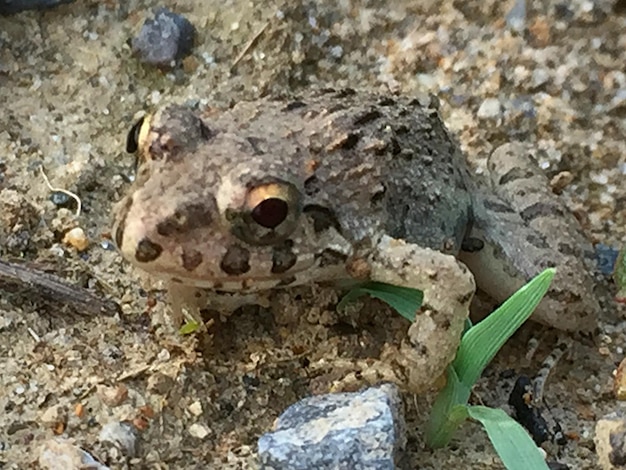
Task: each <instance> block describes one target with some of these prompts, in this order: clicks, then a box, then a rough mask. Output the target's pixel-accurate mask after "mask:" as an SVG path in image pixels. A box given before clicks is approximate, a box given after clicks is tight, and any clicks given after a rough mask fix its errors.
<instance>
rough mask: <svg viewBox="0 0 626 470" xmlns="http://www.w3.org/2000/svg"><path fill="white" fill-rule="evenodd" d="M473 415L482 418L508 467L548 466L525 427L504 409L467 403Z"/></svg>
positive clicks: (511, 469) (516, 469)
mask: <svg viewBox="0 0 626 470" xmlns="http://www.w3.org/2000/svg"><path fill="white" fill-rule="evenodd" d="M466 408H467V413H468V414H469V416H470V418H472V419H475V420H476V421H478V422H480V423H481V424H482V425H483V427H484V428H485V431H487V435H488V436H489V439H490V440H491V443H492V444H493V447H494V448H495V449H496V452H497V453H498V456H499V457H500V458H501V459H502V462H503V463H504V466H505V467H506V468H507V469H508V470H549V468H548V464H547V463H546V461H545V460H544V458H543V455H541V452H540V451H539V449H538V448H537V446H536V445H535V443H534V442H533V440H532V438H531V437H530V435H529V434H528V433H527V432H526V430H525V429H524V428H523V427H522V426H521V425H520V424H519V423H518V422H517V421H515V420H514V419H513V418H511V417H510V416H509V415H507V414H506V413H505V412H504V411H503V410H500V409H494V408H488V407H486V406H468V407H466Z"/></svg>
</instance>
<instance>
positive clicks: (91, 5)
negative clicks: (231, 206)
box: [0, 0, 626, 469]
mask: <svg viewBox="0 0 626 470" xmlns="http://www.w3.org/2000/svg"><path fill="white" fill-rule="evenodd" d="M623 3H624V2H613V1H600V0H598V1H595V2H593V1H583V0H577V1H573V2H563V3H559V2H556V1H546V2H540V1H534V2H531V1H529V2H527V5H526V6H527V15H526V19H525V25H526V30H525V31H522V32H517V31H515V28H513V27H512V26H510V25H507V21H506V18H507V13H508V12H509V11H510V9H511V6H512V2H495V1H484V2H479V1H473V0H472V1H466V2H458V1H454V2H452V1H444V2H429V1H425V2H410V1H400V0H396V1H391V2H388V1H385V2H383V1H380V0H372V1H369V2H367V1H360V2H359V1H353V2H348V1H342V2H335V1H318V2H313V1H311V2H302V3H301V2H285V3H282V2H272V1H263V2H261V1H241V0H232V1H228V0H227V1H221V2H216V1H213V0H207V1H201V0H189V1H186V2H167V3H165V5H167V6H168V7H170V8H172V9H173V10H175V11H176V12H178V13H181V14H184V15H185V16H186V17H187V18H188V19H189V20H190V21H191V22H192V23H193V24H194V25H195V27H196V28H197V32H198V35H197V40H196V46H195V48H194V50H193V53H192V55H191V56H190V57H188V58H187V59H185V61H184V63H183V65H182V67H181V68H179V69H176V70H173V71H169V72H163V71H159V70H157V69H154V68H151V67H148V66H143V65H141V64H140V63H139V62H138V61H137V60H136V58H134V57H133V56H132V55H131V50H130V47H129V45H128V43H129V39H130V38H131V37H132V36H133V35H135V34H136V33H137V31H138V29H139V28H140V27H141V24H142V23H143V21H144V19H145V18H146V17H147V16H149V15H150V10H151V8H152V7H154V6H157V5H161V4H157V3H156V2H150V1H139V0H137V1H135V0H131V1H128V2H113V1H102V2H96V1H93V0H85V1H81V2H77V3H75V4H70V5H64V6H61V7H59V8H56V9H54V10H51V11H47V12H27V13H22V14H19V15H16V16H11V17H0V45H1V46H2V47H1V48H0V102H1V103H4V104H3V105H2V114H1V115H0V209H1V213H0V241H1V246H0V256H2V259H3V260H12V261H16V260H17V261H20V262H28V263H31V265H34V266H37V267H38V268H41V269H45V270H46V271H50V272H54V273H56V274H58V275H60V276H62V277H63V278H65V279H68V280H69V281H71V282H73V283H75V284H76V285H79V286H82V287H86V288H89V289H91V290H92V291H93V292H96V293H97V294H98V295H99V296H102V297H103V298H104V297H111V298H112V299H114V300H115V301H116V302H117V303H118V304H119V305H120V308H121V312H120V314H119V315H113V316H108V315H104V314H103V315H93V314H87V313H85V312H83V314H81V312H75V311H70V310H69V309H67V308H65V306H64V303H63V302H58V303H56V304H55V303H54V302H52V303H46V304H45V305H42V304H41V303H39V302H38V301H37V300H36V299H35V297H32V298H31V295H32V296H34V294H35V293H34V292H30V293H29V292H28V290H27V289H26V295H24V293H23V292H22V293H20V292H12V293H11V295H8V294H7V295H5V294H4V293H3V295H2V298H0V367H1V370H2V374H1V376H0V404H1V405H2V409H3V414H2V415H1V416H0V462H2V463H3V467H4V468H7V469H9V468H10V469H14V468H15V469H17V468H20V469H23V468H37V465H36V462H37V459H38V455H39V454H38V452H39V448H40V446H41V444H42V443H43V442H44V441H46V440H47V439H50V438H52V437H54V436H62V437H67V438H70V439H72V440H74V442H76V443H77V444H78V445H80V446H82V447H83V448H84V449H86V450H88V451H89V452H91V453H92V454H93V455H94V456H97V457H98V458H101V459H102V460H104V461H106V462H107V463H109V464H110V465H111V466H112V467H113V468H130V467H132V468H254V467H255V462H256V461H255V446H256V440H257V438H258V436H259V435H260V434H262V433H263V432H265V431H267V430H269V429H270V428H271V426H272V422H273V420H274V419H275V418H276V417H277V416H278V415H279V414H280V412H281V411H282V410H283V409H284V408H285V407H287V406H288V405H289V404H291V403H293V402H295V401H296V400H298V399H299V398H301V397H304V396H306V395H308V394H311V393H321V392H325V391H327V390H328V389H330V388H332V387H333V384H335V383H336V381H337V380H338V379H339V378H340V377H341V376H342V374H343V375H345V372H346V371H345V367H344V365H346V364H348V365H347V366H346V367H348V368H349V367H353V365H352V362H350V361H349V359H355V358H356V359H359V358H367V357H372V356H375V355H376V354H378V353H380V351H381V348H382V345H383V343H384V342H385V341H389V340H390V337H389V335H388V334H383V333H380V331H381V330H384V329H383V328H381V327H382V326H383V325H387V324H389V323H390V322H391V323H392V324H394V325H396V323H395V322H401V321H403V320H402V319H399V318H396V317H394V316H392V314H390V313H389V312H386V311H383V310H381V308H380V305H379V304H376V303H374V302H372V303H368V304H366V305H365V306H364V307H363V308H364V311H363V314H362V321H361V322H359V324H356V325H354V324H347V323H346V322H345V321H344V319H342V318H341V316H338V314H336V313H335V311H334V310H333V308H334V305H335V304H336V302H337V293H336V292H334V291H331V290H326V289H319V288H316V287H313V286H311V287H307V288H304V289H300V290H299V291H297V292H290V293H283V294H280V296H278V300H277V305H282V306H283V308H281V309H278V308H277V307H275V309H274V311H268V310H262V309H246V310H243V311H241V312H238V313H237V314H235V315H233V316H231V317H229V318H227V319H224V321H223V322H218V323H219V324H218V325H216V326H217V329H216V330H215V332H216V333H215V336H214V338H213V340H212V341H210V342H208V341H205V340H203V339H202V338H199V337H191V336H190V337H181V336H179V335H177V334H176V332H174V331H172V329H171V328H170V327H168V326H167V323H166V322H165V321H164V318H165V312H166V311H167V302H166V298H165V296H164V292H163V290H162V286H160V285H159V284H158V283H154V282H152V281H150V280H148V279H144V278H143V277H141V276H140V274H139V273H138V272H136V271H135V270H133V269H132V268H131V267H130V266H129V265H128V264H127V263H125V262H123V261H122V259H121V257H120V255H119V254H118V253H117V252H116V251H115V249H114V246H113V243H112V242H111V239H110V208H111V205H112V204H113V202H115V201H116V200H118V199H119V198H120V197H121V195H122V194H123V193H124V191H125V190H126V189H127V188H128V184H129V179H130V178H132V174H133V170H132V169H133V157H132V156H131V155H128V154H126V153H125V152H124V147H125V139H126V133H127V131H128V130H129V129H130V127H131V126H132V124H133V123H134V121H135V119H136V116H137V113H138V112H141V111H144V110H149V109H150V108H151V107H153V106H155V105H157V104H162V103H164V102H167V101H169V100H175V101H178V102H184V101H188V100H202V101H203V102H210V103H217V104H227V103H231V102H236V101H238V100H241V99H250V98H255V97H258V96H261V95H265V94H270V93H271V94H280V93H287V92H289V93H297V92H298V90H302V89H304V88H305V87H308V86H334V87H344V86H350V87H353V88H375V89H379V90H393V91H398V92H402V93H416V92H424V91H427V92H432V93H435V94H436V95H437V96H439V98H440V100H441V103H442V112H443V115H444V118H445V120H446V122H447V124H448V125H449V127H450V129H451V130H452V132H453V133H455V134H456V135H457V136H458V138H459V141H460V143H461V145H462V147H463V149H464V150H465V151H466V153H467V155H468V158H469V160H470V161H471V162H472V164H473V165H475V167H476V169H477V171H482V169H483V167H484V158H485V156H486V155H487V154H488V152H489V151H490V150H491V149H493V148H494V147H495V146H497V145H498V144H500V143H502V142H505V141H507V140H509V139H521V140H525V141H527V142H530V143H533V144H534V145H535V146H536V147H537V148H539V149H541V152H540V157H541V158H540V164H541V166H542V167H543V168H545V170H546V172H547V173H548V175H549V176H554V175H557V174H559V173H560V172H562V171H569V172H571V173H572V174H573V175H574V179H573V182H572V183H571V184H569V185H568V186H567V187H566V188H565V190H564V194H563V197H564V199H565V200H566V202H567V204H568V205H569V207H570V208H571V209H572V210H573V211H574V212H575V213H576V214H577V215H578V216H579V218H580V219H581V221H582V222H583V225H584V228H585V230H586V232H587V234H588V235H589V237H590V238H591V239H592V240H593V241H594V242H602V243H604V244H607V245H613V246H617V247H619V246H621V245H623V244H624V241H625V239H626V234H625V227H626V224H625V220H626V209H625V205H624V202H625V201H626V186H624V184H623V178H624V174H625V173H626V139H625V138H624V136H625V135H626V134H625V130H626V119H625V116H626V70H625V69H624V64H625V63H626V16H625V15H624V8H623ZM255 38H256V40H254V39H255ZM42 169H43V171H44V173H45V175H47V177H48V179H49V180H50V183H51V185H52V186H53V187H54V188H62V189H64V190H67V191H70V192H72V193H74V194H76V195H77V196H78V197H79V198H80V201H81V205H82V207H81V211H80V214H79V215H76V209H77V204H76V201H74V200H73V199H72V197H71V196H67V195H64V194H63V193H59V192H58V191H57V192H53V191H51V190H50V188H49V187H48V186H47V185H46V183H45V180H44V178H43V175H42ZM51 196H53V197H54V202H53V201H52V200H51ZM62 206H67V207H62ZM74 227H81V228H82V229H83V230H84V231H85V233H86V236H87V238H88V240H89V242H90V245H89V247H88V248H87V249H86V250H83V251H80V252H79V251H78V250H77V249H76V248H74V247H72V246H68V245H67V244H65V243H64V242H63V237H64V234H65V233H66V232H67V231H68V230H69V229H71V228H74ZM609 288H610V287H609ZM284 296H288V297H284ZM625 332H626V322H624V317H623V311H620V310H619V309H615V308H613V306H610V308H609V307H607V309H606V311H605V312H604V315H603V318H602V319H601V321H600V322H599V325H598V334H597V335H596V336H595V337H594V338H583V339H577V341H576V343H575V346H574V348H573V350H572V352H571V354H570V355H569V356H568V357H566V358H565V359H563V360H562V361H561V362H560V363H559V365H558V367H557V369H556V370H555V372H554V374H553V375H552V376H551V377H550V380H549V382H548V388H547V390H546V401H547V403H548V404H549V405H550V407H551V409H552V413H553V414H554V416H555V418H557V419H558V420H559V421H560V423H561V425H562V427H563V428H564V430H565V431H566V434H567V435H568V437H569V438H570V439H569V442H568V444H567V445H566V446H565V447H564V448H562V449H560V451H559V452H558V453H555V454H554V455H552V456H551V458H552V459H555V460H559V461H560V462H563V463H567V464H569V465H570V468H575V469H592V468H598V463H597V457H596V456H595V453H594V444H593V433H594V431H593V430H594V425H595V422H596V420H597V419H598V418H600V417H602V416H603V415H604V414H606V413H608V412H610V411H613V410H616V409H620V408H623V407H624V405H623V404H622V403H620V402H618V401H616V400H615V399H614V397H613V394H612V388H611V387H612V375H611V374H612V371H613V370H614V369H615V366H616V364H618V363H619V361H621V359H622V358H623V353H624V351H623V344H624V339H625V335H626V333H625ZM531 333H540V334H541V333H544V330H542V329H541V328H539V327H537V326H536V325H532V324H529V325H527V326H525V327H524V328H523V329H522V331H520V333H519V334H518V335H516V336H515V337H514V338H513V339H512V341H511V342H510V343H509V344H507V346H506V347H505V348H504V349H503V350H502V351H501V352H500V354H499V355H498V356H497V358H496V360H495V361H494V363H493V364H492V365H491V366H490V367H489V369H488V370H487V371H486V373H485V376H484V378H483V379H481V381H480V383H479V384H478V385H477V387H476V390H475V394H474V397H473V400H474V401H475V402H483V403H485V404H487V405H490V406H498V405H501V404H504V403H505V402H506V396H507V393H508V391H510V389H511V387H512V382H513V379H514V375H515V374H514V373H512V372H511V371H512V370H513V371H516V372H519V371H521V370H527V371H533V370H537V368H538V367H539V363H540V361H541V359H542V357H543V356H545V355H546V354H547V353H548V352H549V351H550V348H551V345H553V344H554V338H553V334H552V333H551V332H548V333H547V334H546V335H545V337H544V341H543V342H542V345H541V348H540V349H539V351H538V352H537V354H536V355H535V357H534V359H532V360H528V361H527V360H525V359H524V357H525V356H524V355H525V352H526V341H527V340H528V338H529V337H530V335H531ZM342 367H344V368H343V369H342ZM405 399H406V408H407V410H406V412H407V419H408V422H409V430H410V436H409V446H408V460H409V462H410V465H409V466H410V468H424V469H428V468H453V467H454V466H456V467H459V468H472V469H496V468H502V464H501V463H500V461H499V460H498V458H497V456H496V455H495V453H494V451H493V449H492V447H491V445H490V444H489V441H488V439H487V437H486V435H485V433H484V432H483V431H481V430H480V428H479V427H478V426H477V425H475V424H471V423H467V424H465V425H464V426H463V428H462V429H461V430H460V432H458V434H457V436H456V437H455V439H454V441H453V443H452V445H451V446H450V447H448V448H446V449H442V450H437V451H431V450H429V449H427V448H426V446H425V444H424V443H423V436H422V432H421V429H422V428H423V423H424V420H425V419H426V417H427V416H428V410H429V403H430V401H431V400H432V396H427V397H413V396H409V395H406V396H405ZM117 421H128V422H129V423H130V424H131V426H132V428H133V430H134V432H136V434H137V436H138V437H137V441H138V450H137V452H136V455H135V456H134V457H132V458H126V457H124V456H120V455H119V453H117V454H116V452H114V451H113V450H111V449H110V448H108V447H107V446H106V445H105V444H103V443H102V442H100V441H99V439H98V434H99V432H100V430H101V428H102V426H104V425H105V424H107V423H111V422H117Z"/></svg>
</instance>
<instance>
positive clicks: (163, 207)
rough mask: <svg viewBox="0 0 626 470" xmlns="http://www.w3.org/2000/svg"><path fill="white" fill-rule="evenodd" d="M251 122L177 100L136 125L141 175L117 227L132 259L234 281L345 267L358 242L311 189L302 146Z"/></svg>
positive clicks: (309, 276)
mask: <svg viewBox="0 0 626 470" xmlns="http://www.w3.org/2000/svg"><path fill="white" fill-rule="evenodd" d="M261 130H263V131H264V130H265V129H261ZM248 132H253V131H250V130H247V129H246V127H245V125H242V124H241V123H234V122H233V121H232V120H229V118H228V116H226V118H224V117H219V116H218V118H217V119H215V120H212V119H211V117H210V116H202V117H200V116H199V115H197V114H196V113H195V112H194V111H192V110H191V109H190V108H188V107H183V106H176V105H171V106H168V107H165V108H163V109H161V110H159V111H157V112H156V113H155V114H153V115H150V116H147V117H145V118H143V119H141V120H140V121H139V122H138V123H137V124H135V126H133V128H132V129H131V131H130V132H129V134H128V140H127V150H128V151H129V152H132V153H135V154H136V158H137V160H136V172H137V176H136V181H135V184H134V186H133V188H132V190H131V191H130V193H129V194H128V195H127V196H126V198H125V199H123V200H122V201H121V202H120V203H119V204H118V206H117V208H116V211H115V213H116V215H115V223H114V229H113V233H114V235H115V241H116V243H117V246H118V247H119V249H120V251H121V252H122V254H123V255H124V256H125V257H126V258H127V259H128V260H129V261H131V262H132V263H133V264H135V265H137V266H139V267H140V268H142V269H144V270H146V271H149V272H151V273H153V274H156V275H160V276H162V277H165V278H168V279H170V280H171V281H173V282H181V283H184V284H187V285H194V286H197V287H207V288H215V289H222V290H235V291H240V290H259V289H266V288H269V287H275V286H279V285H294V284H299V283H304V282H310V281H321V280H329V279H331V278H334V277H338V276H340V275H341V273H343V272H344V269H345V268H344V264H345V261H346V259H347V258H348V256H350V255H351V254H352V244H351V243H349V242H348V241H347V240H346V239H345V238H344V237H343V236H342V235H341V229H340V226H339V222H338V221H337V218H336V217H335V212H334V211H333V210H332V209H331V208H329V207H327V206H325V205H322V204H319V203H318V202H319V201H315V200H314V198H313V197H312V196H311V195H310V194H307V191H306V190H305V186H306V181H307V178H309V177H310V176H312V175H313V173H314V171H315V165H313V164H311V163H310V162H307V157H306V154H305V155H302V154H301V152H302V149H300V148H298V147H297V146H293V148H291V147H289V146H288V145H285V144H284V143H281V145H279V146H276V145H274V144H273V143H272V139H278V138H281V137H282V136H278V135H275V134H272V133H271V132H268V133H265V134H264V135H263V138H258V137H255V136H250V135H248V134H247V133H248ZM256 132H258V129H257V131H256ZM281 142H282V141H281ZM275 148H280V149H285V153H286V154H288V155H276V154H275V153H276V152H274V153H272V150H273V149H275ZM290 149H291V150H293V151H294V152H296V153H297V156H294V155H292V154H289V153H290Z"/></svg>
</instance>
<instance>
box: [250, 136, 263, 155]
mask: <svg viewBox="0 0 626 470" xmlns="http://www.w3.org/2000/svg"><path fill="white" fill-rule="evenodd" d="M246 140H247V141H248V142H249V143H250V146H251V147H252V151H253V152H254V154H255V155H265V151H264V150H263V149H262V148H261V146H262V145H263V144H264V143H265V139H262V138H261V137H253V136H249V137H246Z"/></svg>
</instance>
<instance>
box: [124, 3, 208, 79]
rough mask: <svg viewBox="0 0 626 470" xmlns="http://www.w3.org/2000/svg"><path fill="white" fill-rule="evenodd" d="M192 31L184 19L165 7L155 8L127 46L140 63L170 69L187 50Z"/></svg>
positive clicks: (191, 45) (190, 44)
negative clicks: (129, 46)
mask: <svg viewBox="0 0 626 470" xmlns="http://www.w3.org/2000/svg"><path fill="white" fill-rule="evenodd" d="M195 32H196V31H195V28H194V26H193V25H192V24H191V23H190V22H189V20H187V18H185V17H184V16H181V15H178V14H176V13H174V12H172V11H170V10H168V9H167V8H159V9H158V10H156V11H155V14H154V19H149V20H146V21H145V23H144V24H143V27H142V28H141V31H140V32H139V34H138V35H137V36H136V37H135V38H133V40H132V44H131V47H132V50H133V53H134V54H135V55H137V56H138V57H139V60H140V61H141V62H143V63H146V64H150V65H154V66H156V67H159V68H166V69H167V68H172V67H174V66H175V65H176V63H177V62H178V61H180V60H181V59H183V58H184V57H186V56H187V55H189V53H190V52H191V49H192V47H193V43H194V36H195Z"/></svg>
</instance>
